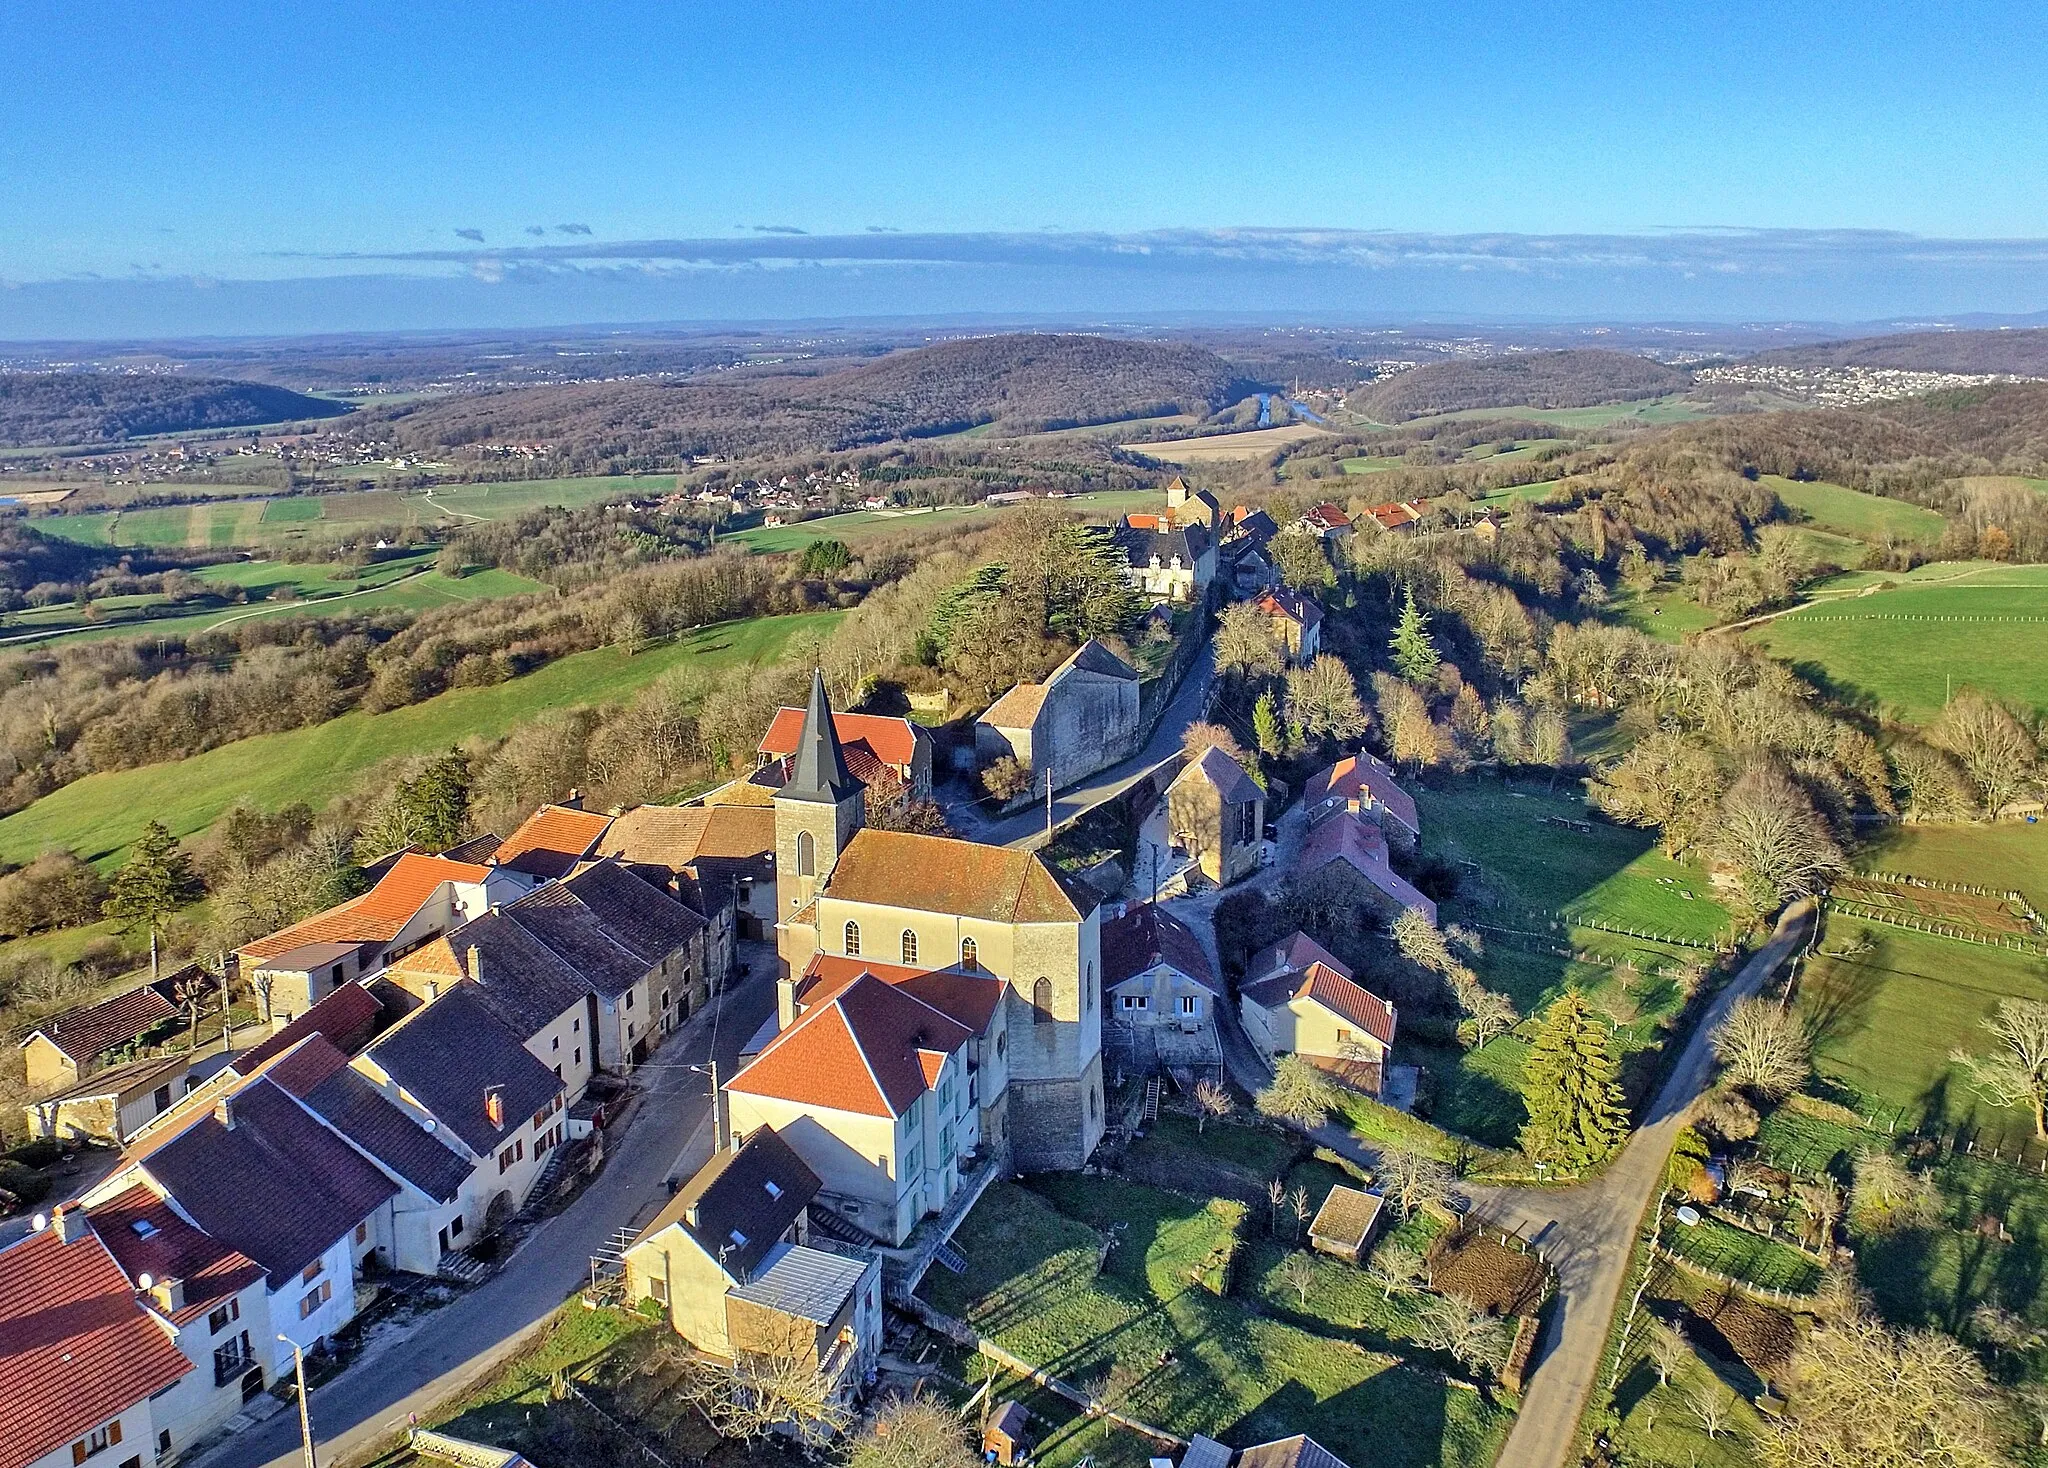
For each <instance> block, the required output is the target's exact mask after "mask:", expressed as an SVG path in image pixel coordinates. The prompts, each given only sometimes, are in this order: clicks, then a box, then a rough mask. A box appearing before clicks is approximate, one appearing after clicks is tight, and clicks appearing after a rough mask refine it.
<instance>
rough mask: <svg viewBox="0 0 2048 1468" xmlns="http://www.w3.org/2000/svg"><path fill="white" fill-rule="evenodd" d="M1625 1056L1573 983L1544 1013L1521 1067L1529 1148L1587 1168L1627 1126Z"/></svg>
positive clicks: (1554, 1161)
mask: <svg viewBox="0 0 2048 1468" xmlns="http://www.w3.org/2000/svg"><path fill="white" fill-rule="evenodd" d="M1620 1073H1621V1065H1620V1062H1619V1061H1617V1060H1616V1059H1615V1055H1614V1044H1613V1040H1612V1037H1611V1036H1610V1035H1609V1034H1608V1031H1607V1026H1606V1025H1605V1024H1603V1023H1602V1022H1601V1021H1600V1019H1599V1017H1598V1016H1597V1015H1595V1014H1594V1013H1593V1011H1592V1009H1591V1007H1590V1006H1588V1005H1587V1003H1586V999H1585V996H1584V995H1582V994H1581V993H1579V991H1578V990H1576V989H1567V990H1565V991H1564V993H1563V994H1561V995H1560V996H1558V999H1557V1001H1556V1002H1555V1003H1553V1004H1552V1005H1551V1006H1550V1008H1549V1010H1548V1011H1547V1012H1546V1013H1545V1014H1544V1016H1543V1025H1542V1028H1541V1029H1540V1030H1538V1031H1537V1035H1536V1043H1535V1046H1534V1047H1533V1048H1532V1049H1531V1050H1530V1052H1529V1059H1528V1061H1527V1062H1526V1063H1525V1064H1524V1066H1523V1068H1522V1096H1523V1100H1524V1101H1525V1102H1526V1103H1527V1105H1528V1108H1529V1120H1528V1121H1527V1122H1525V1123H1524V1124H1523V1126H1522V1150H1523V1151H1524V1152H1526V1153H1528V1154H1529V1156H1530V1158H1531V1159H1532V1160H1534V1161H1537V1162H1543V1163H1548V1164H1549V1165H1550V1166H1552V1167H1554V1168H1557V1169H1559V1170H1560V1171H1562V1172H1565V1173H1579V1172H1584V1171H1585V1170H1586V1169H1587V1168H1589V1167H1591V1166H1593V1165H1594V1164H1595V1163H1597V1162H1599V1161H1600V1160H1601V1159H1602V1158H1604V1157H1606V1156H1607V1154H1608V1153H1610V1152H1612V1151H1613V1150H1614V1149H1615V1148H1616V1147H1617V1146H1619V1145H1620V1144H1621V1140H1622V1138H1623V1137H1624V1136H1626V1135H1627V1133H1628V1111H1627V1109H1626V1107H1625V1106H1624V1104H1623V1102H1622V1096H1621V1086H1620V1085H1619V1083H1618V1077H1619V1076H1620Z"/></svg>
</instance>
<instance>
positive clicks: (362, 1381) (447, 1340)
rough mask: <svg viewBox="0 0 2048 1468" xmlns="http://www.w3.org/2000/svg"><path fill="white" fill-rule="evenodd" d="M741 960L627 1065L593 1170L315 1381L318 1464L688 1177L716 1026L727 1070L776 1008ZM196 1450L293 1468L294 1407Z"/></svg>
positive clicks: (507, 1342) (752, 964)
mask: <svg viewBox="0 0 2048 1468" xmlns="http://www.w3.org/2000/svg"><path fill="white" fill-rule="evenodd" d="M740 959H741V961H742V962H743V963H746V964H747V965H748V966H749V968H750V970H751V972H750V973H749V975H748V976H747V977H746V978H745V979H743V980H736V981H735V982H734V983H733V984H732V985H731V986H730V988H729V989H728V990H727V992H726V993H725V994H724V996H723V999H722V1004H714V1005H713V1006H712V1007H711V1008H709V1009H706V1010H704V1011H703V1012H702V1013H700V1014H699V1015H697V1016H696V1017H695V1018H693V1019H692V1020H691V1022H690V1023H689V1024H688V1025H686V1026H685V1027H684V1028H683V1029H682V1030H681V1031H680V1032H678V1033H677V1034H676V1035H675V1036H673V1037H672V1038H671V1039H670V1040H669V1042H668V1044H667V1045H665V1046H664V1047H663V1048H662V1049H660V1050H658V1051H656V1052H655V1054H654V1057H653V1059H652V1060H650V1061H649V1062H648V1063H647V1064H646V1065H644V1066H642V1067H641V1068H640V1070H639V1071H638V1073H637V1076H636V1079H637V1080H638V1081H639V1083H640V1084H641V1086H642V1087H643V1091H642V1094H641V1096H640V1100H639V1103H638V1105H637V1106H636V1107H635V1109H634V1112H633V1115H632V1117H631V1119H630V1120H629V1122H628V1123H627V1124H626V1126H625V1127H624V1131H623V1135H620V1134H618V1133H616V1132H615V1133H614V1134H613V1135H612V1136H611V1138H610V1145H611V1147H612V1148H613V1151H612V1154H611V1156H610V1158H609V1160H608V1161H607V1162H606V1163H605V1165H604V1169H603V1171H602V1172H601V1173H599V1175H598V1177H597V1179H596V1181H594V1182H593V1183H591V1184H590V1186H589V1187H588V1188H587V1189H585V1191H584V1192H583V1193H582V1195H581V1196H579V1197H578V1198H577V1199H576V1200H575V1201H574V1202H573V1203H571V1204H570V1205H569V1206H568V1207H567V1208H566V1209H564V1210H563V1211H562V1212H561V1213H560V1214H558V1215H556V1216H555V1217H554V1218H551V1219H549V1220H547V1221H546V1222H544V1223H542V1224H540V1225H539V1226H538V1227H537V1228H535V1230H534V1231H533V1233H532V1234H531V1235H529V1236H528V1238H527V1239H526V1241H525V1243H524V1244H523V1245H522V1246H521V1247H520V1249H519V1250H518V1252H517V1253H516V1254H515V1255H514V1256H513V1257H512V1259H511V1260H510V1262H509V1263H508V1264H507V1265H506V1267H505V1268H504V1269H503V1270H502V1271H501V1272H500V1273H499V1274H497V1275H496V1276H494V1277H493V1278H492V1279H490V1280H489V1281H488V1282H486V1283H485V1284H483V1285H481V1286H479V1287H478V1288H477V1289H475V1290H473V1291H471V1292H470V1293H469V1294H466V1295H464V1296H463V1297H461V1298H460V1299H458V1300H456V1301H455V1302H454V1303H453V1304H450V1305H448V1306H445V1307H444V1308H442V1309H441V1310H439V1311H437V1312H435V1313H434V1314H433V1315H431V1316H429V1317H427V1319H426V1320H425V1322H424V1323H423V1324H421V1325H420V1326H419V1327H418V1329H416V1330H414V1331H413V1332H412V1333H411V1334H410V1335H408V1336H407V1337H406V1338H404V1339H403V1340H401V1341H398V1342H396V1343H394V1344H392V1345H390V1346H388V1347H386V1348H383V1349H381V1350H377V1349H372V1350H370V1351H367V1352H366V1353H365V1355H364V1356H363V1357H362V1358H360V1359H358V1360H357V1361H355V1362H354V1363H352V1364H351V1365H350V1366H349V1368H348V1369H347V1370H345V1371H343V1372H342V1373H341V1374H340V1375H339V1376H337V1377H335V1378H334V1379H333V1380H332V1381H329V1382H327V1383H326V1384H325V1385H323V1386H320V1387H316V1388H315V1389H314V1391H313V1395H312V1417H313V1431H314V1435H315V1437H316V1439H317V1440H318V1442H319V1445H320V1460H321V1462H323V1463H326V1464H334V1463H340V1462H344V1461H346V1460H347V1459H348V1458H350V1457H351V1456H352V1455H360V1454H361V1453H362V1451H363V1450H364V1449H365V1448H367V1447H369V1446H370V1445H371V1444H373V1443H375V1442H376V1441H378V1440H379V1439H380V1438H382V1437H384V1436H385V1435H387V1434H388V1433H391V1432H393V1431H396V1430H399V1429H402V1428H403V1427H404V1425H405V1421H406V1415H407V1414H408V1413H411V1412H419V1413H422V1414H424V1413H425V1412H426V1411H427V1410H428V1409H429V1408H430V1407H432V1406H433V1404H434V1403H435V1402H437V1401H439V1400H440V1399H441V1398H443V1397H445V1396H447V1395H448V1394H449V1393H451V1392H453V1391H455V1390H457V1389H458V1388H460V1387H461V1386H462V1385H464V1384H465V1383H467V1382H469V1381H471V1380H473V1379H475V1378H476V1377H478V1376H481V1375H482V1374H484V1373H485V1372H486V1371H488V1370H489V1369H490V1368H491V1367H493V1366H494V1365H496V1364H497V1363H498V1362H499V1361H500V1360H502V1359H503V1358H504V1357H505V1356H507V1355H508V1354H510V1353H511V1352H512V1351H513V1350H514V1349H515V1348H516V1347H517V1346H518V1345H519V1344H520V1343H521V1342H522V1341H523V1340H524V1339H525V1338H526V1336H527V1335H528V1334H529V1333H530V1332H531V1331H532V1330H533V1329H535V1328H536V1327H537V1326H539V1325H540V1324H542V1323H543V1322H544V1321H545V1320H546V1319H547V1318H548V1316H549V1315H551V1314H552V1313H553V1312H554V1310H555V1308H556V1307H557V1306H559V1305H560V1304H561V1303H562V1302H563V1301H564V1300H565V1299H567V1298H568V1297H569V1296H570V1295H571V1294H573V1293H574V1292H575V1291H576V1290H577V1289H578V1288H579V1287H581V1286H582V1285H583V1284H585V1283H586V1282H587V1281H588V1279H589V1276H590V1256H591V1255H592V1254H593V1253H595V1252H597V1251H598V1250H600V1249H602V1248H604V1247H605V1246H606V1245H607V1244H608V1243H609V1242H610V1241H611V1240H612V1238H613V1236H614V1235H615V1234H616V1233H617V1232H618V1231H619V1230H620V1229H622V1228H626V1229H631V1228H635V1227H637V1226H638V1225H640V1224H643V1223H645V1222H646V1221H647V1219H649V1218H651V1217H652V1216H653V1215H654V1214H655V1213H656V1212H658V1211H659V1210H660V1207H661V1205H662V1204H663V1203H664V1202H666V1201H667V1198H668V1188H667V1180H668V1179H669V1178H670V1177H673V1176H688V1175H689V1174H690V1173H692V1172H694V1171H695V1170H696V1169H697V1168H698V1167H700V1166H702V1165H703V1163H704V1162H705V1161H706V1160H707V1159H708V1158H709V1157H710V1156H711V1152H712V1136H711V1108H710V1090H711V1083H710V1079H709V1077H708V1076H706V1075H705V1074H703V1073H702V1072H701V1071H700V1070H698V1069H695V1068H694V1067H699V1066H702V1065H704V1064H705V1062H706V1061H708V1060H709V1059H710V1058H711V1057H712V1055H713V1054H714V1036H715V1041H716V1047H715V1053H716V1055H717V1058H718V1062H719V1065H720V1068H721V1072H720V1073H721V1076H724V1075H730V1074H731V1073H732V1069H733V1067H734V1065H735V1062H736V1061H737V1059H738V1057H739V1052H740V1047H741V1046H742V1045H743V1044H745V1043H746V1041H747V1039H748V1037H749V1036H751V1035H752V1034H753V1032H754V1031H755V1030H756V1029H757V1028H759V1027H760V1025H761V1024H762V1023H763V1022H764V1021H765V1020H766V1019H767V1018H768V1015H769V1012H770V1011H771V1010H772V1009H773V1008H774V1006H775V957H774V950H773V948H772V947H771V946H770V945H767V944H763V943H752V942H749V943H742V944H741V945H740ZM194 1461H195V1462H198V1463H203V1464H205V1465H206V1468H293V1465H295V1464H298V1463H300V1462H301V1458H300V1453H299V1431H298V1418H297V1415H296V1414H295V1413H292V1412H280V1413H278V1414H277V1415H276V1416H274V1417H272V1418H271V1419H270V1420H269V1421H267V1422H264V1423H261V1424H259V1425H257V1426H256V1427H253V1428H251V1429H249V1430H248V1431H246V1432H244V1433H241V1434H240V1435H238V1436H235V1437H231V1438H229V1439H227V1440H226V1442H224V1443H223V1444H221V1445H220V1446H219V1447H217V1448H215V1449H213V1450H212V1451H211V1452H208V1453H205V1454H202V1455H201V1456H200V1457H199V1458H198V1459H195V1460H194Z"/></svg>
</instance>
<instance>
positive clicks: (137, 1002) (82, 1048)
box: [22, 984, 178, 1065]
mask: <svg viewBox="0 0 2048 1468" xmlns="http://www.w3.org/2000/svg"><path fill="white" fill-rule="evenodd" d="M177 1017H178V1006H177V1005H175V1004H173V1003H171V1001H170V1000H168V999H166V998H164V996H163V995H161V994H159V993H157V991H156V990H154V989H152V988H150V987H149V986H148V985H147V984H145V985H143V986H142V987H141V988H140V989H130V990H129V991H128V992H127V993H126V994H116V995H115V996H114V997H113V998H112V999H103V1000H101V1001H100V1002H99V1003H98V1004H88V1005H86V1006H85V1007H84V1008H83V1009H68V1010H66V1011H65V1012H64V1013H62V1014H60V1015H57V1016H56V1017H55V1018H53V1019H47V1020H44V1021H43V1022H42V1023H41V1024H40V1025H38V1026H36V1027H35V1029H33V1030H31V1031H29V1035H30V1037H31V1038H33V1037H34V1036H36V1035H41V1036H42V1037H43V1038H44V1039H45V1040H48V1041H49V1042H50V1043H51V1044H52V1045H55V1046H56V1047H57V1048H58V1049H59V1050H61V1051H62V1052H63V1053H64V1056H65V1058H66V1059H68V1060H70V1061H72V1062H74V1063H75V1064H78V1065H84V1064H86V1063H87V1062H89V1061H90V1060H92V1058H93V1057H94V1056H96V1055H101V1054H104V1053H105V1052H106V1051H109V1050H113V1049H116V1048H118V1047H119V1046H122V1045H126V1044H128V1043H129V1042H130V1041H132V1040H135V1039H138V1038H140V1037H141V1036H142V1035H144V1034H146V1033H147V1032H148V1031H150V1030H153V1029H155V1028H156V1027H157V1026H158V1025H160V1024H162V1023H163V1022H164V1021H165V1020H169V1019H176V1018H177ZM22 1043H23V1044H26V1043H28V1042H27V1041H26V1040H24V1041H23V1042H22Z"/></svg>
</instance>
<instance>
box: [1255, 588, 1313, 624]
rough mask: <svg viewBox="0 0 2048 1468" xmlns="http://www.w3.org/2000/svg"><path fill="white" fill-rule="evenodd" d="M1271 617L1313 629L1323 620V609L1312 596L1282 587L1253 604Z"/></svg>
mask: <svg viewBox="0 0 2048 1468" xmlns="http://www.w3.org/2000/svg"><path fill="white" fill-rule="evenodd" d="M1252 605H1253V606H1255V607H1257V608H1258V609H1259V610H1260V611H1262V612H1264V613H1265V614H1266V615H1267V616H1269V617H1285V618H1287V619H1288V620H1289V621H1292V622H1298V623H1300V624H1301V626H1302V627H1304V628H1308V627H1313V626H1315V625H1316V624H1317V623H1319V622H1321V621H1322V620H1323V609H1322V608H1321V607H1320V606H1318V605H1316V600H1315V598H1314V597H1312V596H1304V595H1302V594H1301V593H1300V592H1298V591H1289V590H1288V589H1286V588H1285V587H1281V588H1279V589H1277V590H1274V591H1268V592H1266V593H1265V594H1264V595H1262V596H1260V597H1259V598H1258V599H1257V600H1256V601H1254V602H1253V603H1252Z"/></svg>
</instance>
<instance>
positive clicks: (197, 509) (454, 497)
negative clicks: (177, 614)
mask: <svg viewBox="0 0 2048 1468" xmlns="http://www.w3.org/2000/svg"><path fill="white" fill-rule="evenodd" d="M675 486H676V478H675V476H674V475H672V474H641V475H609V476H595V477H591V478H580V479H514V480H506V481H503V482H499V483H491V484H448V485H441V486H438V487H436V488H434V489H430V490H404V491H399V490H389V489H356V490H341V491H336V492H334V493H330V494H309V495H291V496H268V497H263V498H247V499H233V500H224V501H216V502H214V503H210V504H200V505H156V506H151V507H149V508H147V509H140V510H101V511H97V512H95V513H92V514H83V515H63V514H59V515H44V516H39V517H37V519H36V520H35V521H34V524H35V528H36V529H37V530H40V531H42V532H43V533H44V534H45V535H56V536H61V537H63V538H64V539H66V540H76V541H81V542H83V543H84V544H87V545H138V546H142V545H146V546H187V547H196V548H200V549H206V548H220V547H226V546H258V547H260V546H280V545H289V544H291V543H293V542H297V541H307V540H318V539H330V540H331V539H334V538H336V537H338V536H340V535H343V534H346V533H349V532H350V531H352V530H357V529H360V528H362V527H363V526H365V525H424V526H450V525H461V524H467V523H470V522H473V521H477V520H502V519H505V518H507V517H508V516H512V515H517V514H521V513H523V512H524V511H527V510H530V509H534V508H536V507H538V506H541V505H564V506H567V507H569V508H572V509H574V508H578V507H581V506H583V505H593V504H599V503H602V502H603V501H605V500H612V499H624V498H627V497H629V496H634V495H648V494H668V493H670V492H672V491H673V490H674V489H675ZM179 488H180V490H181V492H182V491H183V489H184V486H179Z"/></svg>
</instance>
